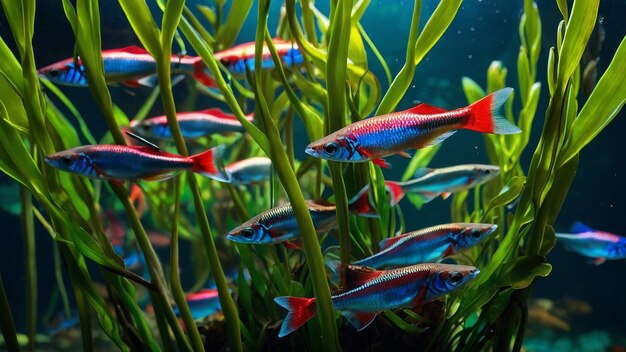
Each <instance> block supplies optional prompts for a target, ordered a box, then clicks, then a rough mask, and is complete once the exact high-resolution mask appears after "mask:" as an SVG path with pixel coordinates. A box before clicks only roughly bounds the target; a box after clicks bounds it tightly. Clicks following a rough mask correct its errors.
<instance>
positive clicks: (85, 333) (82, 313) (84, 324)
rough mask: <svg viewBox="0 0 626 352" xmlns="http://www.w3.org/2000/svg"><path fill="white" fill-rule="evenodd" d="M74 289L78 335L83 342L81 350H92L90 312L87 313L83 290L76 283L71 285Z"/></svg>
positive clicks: (87, 305) (87, 306) (87, 308)
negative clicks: (78, 324) (78, 323)
mask: <svg viewBox="0 0 626 352" xmlns="http://www.w3.org/2000/svg"><path fill="white" fill-rule="evenodd" d="M72 288H73V289H74V298H75V299H76V306H77V307H78V317H79V322H80V337H81V340H82V342H83V351H93V334H92V330H91V314H90V313H89V304H88V303H87V300H86V299H85V294H84V292H83V290H81V289H80V288H78V286H76V285H72Z"/></svg>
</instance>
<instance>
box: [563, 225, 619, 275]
mask: <svg viewBox="0 0 626 352" xmlns="http://www.w3.org/2000/svg"><path fill="white" fill-rule="evenodd" d="M571 232H573V234H566V233H557V234H556V238H557V240H558V242H562V243H563V244H565V248H567V249H569V250H571V251H574V252H576V253H578V254H580V255H584V256H586V257H590V258H594V260H593V263H594V264H596V265H600V264H602V263H604V262H605V261H606V260H607V259H610V260H615V259H624V258H626V237H622V236H618V235H615V234H612V233H609V232H604V231H598V230H594V229H592V228H590V227H589V226H587V225H585V224H583V223H580V222H575V223H574V225H572V228H571Z"/></svg>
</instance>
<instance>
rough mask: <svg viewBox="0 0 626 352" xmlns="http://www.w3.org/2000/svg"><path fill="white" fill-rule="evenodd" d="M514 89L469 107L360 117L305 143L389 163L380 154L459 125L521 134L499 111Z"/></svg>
mask: <svg viewBox="0 0 626 352" xmlns="http://www.w3.org/2000/svg"><path fill="white" fill-rule="evenodd" d="M512 92H513V89H512V88H503V89H500V90H499V91H497V92H495V93H492V94H490V95H488V96H486V97H484V98H483V99H481V100H479V101H477V102H476V103H474V104H472V105H470V106H467V107H464V108H460V109H456V110H451V111H447V110H444V109H441V108H437V107H434V106H430V105H427V104H420V105H417V106H416V107H414V108H412V109H409V110H406V111H401V112H394V113H391V114H387V115H382V116H376V117H372V118H369V119H365V120H361V121H358V122H355V123H353V124H350V125H348V126H346V127H344V128H342V129H340V130H338V131H336V132H334V133H332V134H330V135H328V136H326V137H324V138H322V139H320V140H318V141H315V142H313V143H311V144H309V145H308V147H307V148H306V153H307V154H310V155H312V156H314V157H317V158H321V159H327V160H334V161H344V162H365V161H368V160H371V161H373V162H374V163H375V164H377V165H380V166H382V167H389V166H390V165H389V164H388V163H387V162H385V161H384V160H383V159H382V158H384V157H386V156H389V155H392V154H400V155H404V156H409V155H408V154H407V153H406V151H405V150H407V149H420V148H424V147H427V146H431V145H435V144H437V143H440V142H442V141H443V140H445V139H446V138H448V137H450V136H451V135H452V134H453V133H455V132H456V130H458V129H467V130H472V131H477V132H482V133H495V134H513V133H520V132H521V130H520V129H519V128H518V127H517V126H515V125H513V124H512V123H510V122H509V121H507V120H506V119H505V118H504V117H502V116H499V115H498V110H499V109H500V107H502V105H504V103H505V102H506V101H507V99H508V97H509V96H510V95H511V93H512Z"/></svg>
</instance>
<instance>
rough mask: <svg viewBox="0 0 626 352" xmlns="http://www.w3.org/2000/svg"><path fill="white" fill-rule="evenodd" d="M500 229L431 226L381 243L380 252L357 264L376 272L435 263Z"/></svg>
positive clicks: (470, 224) (467, 226) (464, 225)
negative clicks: (389, 268) (390, 268)
mask: <svg viewBox="0 0 626 352" xmlns="http://www.w3.org/2000/svg"><path fill="white" fill-rule="evenodd" d="M497 228H498V225H495V224H478V223H452V224H445V225H437V226H431V227H428V228H425V229H421V230H417V231H412V232H408V233H405V234H403V235H400V236H395V237H390V238H387V239H384V240H382V241H380V244H379V246H380V252H378V253H376V254H374V255H372V256H370V257H367V258H364V259H361V260H358V261H356V262H354V263H353V264H354V265H362V266H368V267H371V268H374V269H380V268H388V267H393V268H397V267H401V266H407V265H414V264H419V263H427V262H432V261H434V260H436V259H439V258H442V257H447V256H450V255H453V254H455V253H458V252H460V251H463V250H466V249H468V248H471V247H473V246H475V245H477V244H478V243H480V242H481V241H482V240H484V239H485V238H487V237H488V236H489V235H491V234H492V233H493V232H494V231H495V230H496V229H497Z"/></svg>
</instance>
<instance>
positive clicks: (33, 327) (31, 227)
mask: <svg viewBox="0 0 626 352" xmlns="http://www.w3.org/2000/svg"><path fill="white" fill-rule="evenodd" d="M20 198H21V203H22V214H21V220H22V234H23V236H24V248H25V250H26V255H25V258H26V265H25V267H26V320H27V323H26V324H27V326H28V328H27V331H28V351H34V350H35V342H36V341H35V337H36V335H37V253H36V247H35V222H34V219H33V211H32V208H33V199H32V196H31V193H30V191H29V190H28V189H26V187H23V186H22V187H20Z"/></svg>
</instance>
